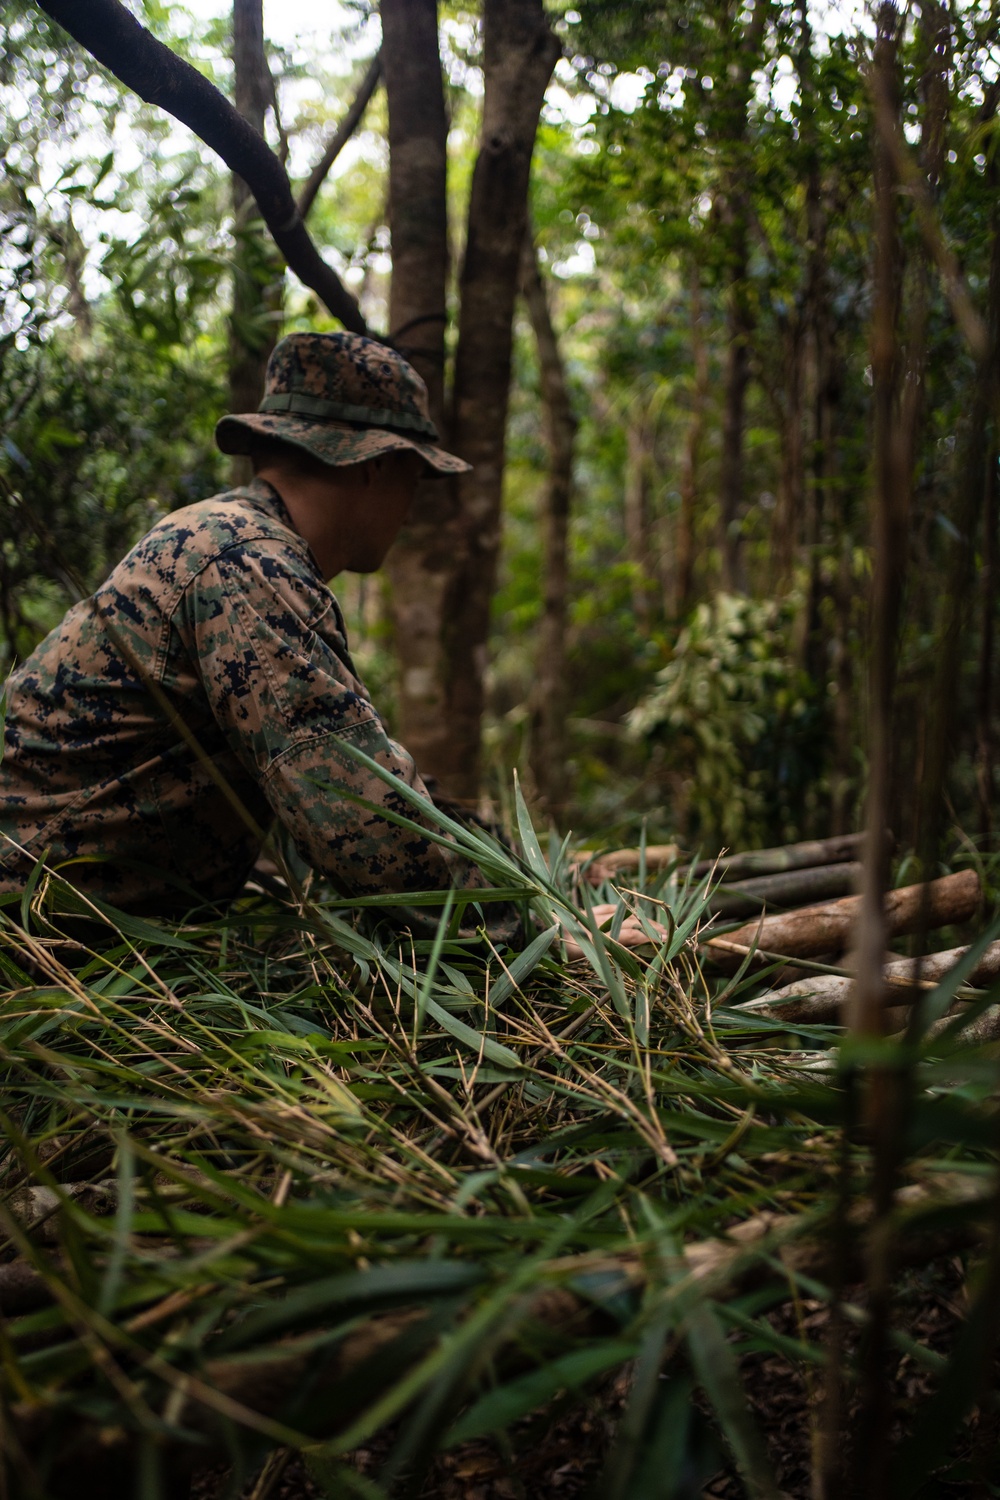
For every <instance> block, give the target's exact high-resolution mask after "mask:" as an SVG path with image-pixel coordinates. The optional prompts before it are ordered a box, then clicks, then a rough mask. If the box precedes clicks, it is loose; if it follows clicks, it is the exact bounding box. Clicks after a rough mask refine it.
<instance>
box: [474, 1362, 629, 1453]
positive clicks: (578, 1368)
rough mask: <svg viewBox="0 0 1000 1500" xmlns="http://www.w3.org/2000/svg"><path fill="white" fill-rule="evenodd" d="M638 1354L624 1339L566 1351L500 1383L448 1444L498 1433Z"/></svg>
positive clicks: (482, 1399)
mask: <svg viewBox="0 0 1000 1500" xmlns="http://www.w3.org/2000/svg"><path fill="white" fill-rule="evenodd" d="M634 1355H635V1345H634V1344H633V1343H626V1342H624V1341H623V1340H617V1341H614V1342H610V1343H604V1344H600V1343H599V1344H597V1345H596V1346H595V1347H594V1348H591V1349H576V1350H574V1351H573V1353H572V1354H564V1355H562V1357H561V1358H559V1359H554V1360H552V1361H550V1363H548V1364H546V1365H542V1366H541V1368H540V1369H537V1370H532V1371H530V1373H529V1374H527V1375H521V1376H519V1377H518V1379H516V1380H511V1381H508V1382H507V1384H506V1385H501V1386H497V1387H496V1389H495V1390H492V1391H490V1392H488V1394H487V1395H485V1396H481V1397H480V1399H479V1400H478V1401H477V1402H476V1404H475V1405H474V1406H473V1407H472V1408H471V1409H470V1410H469V1411H467V1412H465V1413H464V1415H463V1416H461V1417H460V1418H459V1419H458V1421H457V1422H456V1423H455V1424H454V1426H453V1427H452V1428H451V1429H450V1431H449V1433H448V1437H447V1440H446V1442H445V1447H447V1448H453V1447H455V1445H456V1444H458V1443H466V1442H469V1441H470V1439H472V1438H478V1437H483V1436H484V1435H485V1434H486V1433H488V1432H497V1431H499V1430H500V1429H502V1428H505V1427H507V1426H509V1425H510V1423H511V1422H516V1421H517V1420H518V1419H519V1418H520V1417H523V1416H526V1415H527V1414H528V1413H529V1412H532V1411H536V1410H537V1409H538V1407H540V1406H544V1405H545V1403H546V1402H547V1401H551V1400H552V1398H553V1397H554V1396H556V1395H557V1394H558V1393H559V1392H560V1391H575V1390H578V1389H579V1388H580V1386H582V1385H585V1384H586V1383H587V1381H588V1380H593V1379H594V1378H595V1376H597V1375H603V1374H605V1373H606V1371H608V1370H614V1369H617V1367H618V1366H619V1365H623V1364H624V1363H625V1361H626V1360H629V1359H632V1358H633V1357H634Z"/></svg>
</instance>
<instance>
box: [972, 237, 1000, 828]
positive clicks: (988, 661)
mask: <svg viewBox="0 0 1000 1500" xmlns="http://www.w3.org/2000/svg"><path fill="white" fill-rule="evenodd" d="M998 239H1000V236H998ZM997 446H998V445H997V437H996V417H995V416H994V418H993V441H992V442H991V443H990V444H989V447H988V449H987V460H986V473H985V475H984V476H983V484H984V497H983V566H982V586H981V588H980V615H981V620H980V643H979V692H978V701H977V705H976V791H977V795H978V801H979V835H980V841H981V844H980V847H981V848H982V849H983V850H984V851H987V850H991V849H992V847H993V767H994V764H995V761H996V743H995V735H994V732H993V696H994V694H993V675H994V662H993V659H994V655H995V637H996V589H997V580H998V569H997V528H998V526H1000V480H998V475H997Z"/></svg>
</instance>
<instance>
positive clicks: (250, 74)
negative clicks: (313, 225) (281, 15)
mask: <svg viewBox="0 0 1000 1500" xmlns="http://www.w3.org/2000/svg"><path fill="white" fill-rule="evenodd" d="M233 77H234V103H235V105H236V108H237V109H238V110H239V112H240V114H241V115H242V116H243V118H244V120H246V122H247V124H248V125H251V126H252V127H253V129H254V130H256V132H257V134H258V135H261V136H262V135H263V134H264V117H265V115H266V114H267V109H268V105H269V103H270V100H271V83H270V73H269V71H268V66H267V57H266V55H265V53H264V14H263V0H233ZM232 192H233V228H234V234H235V246H234V253H233V304H232V314H231V317H230V321H229V410H230V411H256V410H257V407H258V405H259V404H260V399H261V396H262V395H263V393H264V372H265V370H266V369H267V361H268V358H269V356H270V353H271V350H272V349H273V348H274V345H275V340H276V334H277V318H278V310H279V308H280V306H281V289H282V266H281V262H280V260H279V259H277V258H276V257H275V255H274V252H273V249H272V247H271V246H270V245H269V244H268V243H267V242H266V241H265V239H264V236H263V234H261V232H260V230H259V228H258V226H257V224H256V222H255V220H256V214H255V209H256V204H255V202H254V198H253V194H252V193H251V191H250V189H249V187H248V186H247V184H246V183H245V182H244V181H243V178H242V177H238V176H237V175H236V174H235V173H234V174H233V179H232ZM231 473H232V480H233V483H234V484H245V483H246V481H247V480H248V479H249V478H250V474H251V468H250V461H249V459H247V458H244V457H242V456H241V455H236V456H235V457H234V458H233V459H232V460H231Z"/></svg>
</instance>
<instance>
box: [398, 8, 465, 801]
mask: <svg viewBox="0 0 1000 1500" xmlns="http://www.w3.org/2000/svg"><path fill="white" fill-rule="evenodd" d="M382 68H383V72H384V75H385V87H386V98H387V100H388V105H389V223H390V226H391V230H392V287H391V291H390V297H389V321H390V326H391V328H392V330H393V335H394V338H395V339H396V340H397V343H398V346H399V348H400V351H401V352H402V353H403V354H405V356H406V358H407V359H408V360H410V362H411V363H412V364H413V366H414V368H415V369H416V370H417V371H418V373H419V374H420V375H421V376H422V377H423V379H424V380H425V382H426V384H427V390H428V394H429V396H430V405H431V415H432V417H433V419H434V421H435V423H436V424H437V427H438V430H439V431H440V432H441V436H442V438H443V439H445V440H447V438H448V433H447V430H446V424H445V413H444V357H445V324H446V314H445V307H446V286H447V277H448V204H447V144H448V120H447V116H446V114H445V103H444V84H443V81H442V77H441V57H440V53H439V51H438V26H437V0H382ZM456 512H457V496H456V492H455V485H454V481H453V480H450V479H428V480H424V481H422V482H421V484H420V486H419V488H418V490H417V496H416V499H415V501H414V505H413V510H412V512H411V519H410V520H409V522H408V523H407V525H406V527H405V528H404V530H403V532H402V534H401V535H400V537H399V540H398V541H397V542H396V544H395V546H394V547H393V549H392V551H391V552H390V553H389V557H388V559H387V561H386V573H387V575H388V578H389V585H390V599H389V611H390V617H391V620H392V627H393V635H394V641H395V649H396V659H397V661H398V663H399V671H400V682H399V718H400V723H399V730H400V734H401V736H402V738H403V739H404V740H405V742H406V745H407V747H408V749H409V750H410V751H411V753H412V754H413V755H414V756H415V757H416V760H417V763H418V765H420V766H421V767H422V769H424V770H425V771H427V772H428V773H432V774H434V775H435V776H438V777H439V778H440V775H441V765H442V761H441V756H440V754H439V748H438V747H439V739H440V737H441V735H442V730H443V728H444V716H445V693H444V675H445V672H444V655H443V642H442V621H443V618H444V614H445V609H446V600H447V595H448V587H449V582H450V579H451V573H452V569H453V566H454V556H453V545H454V544H453V533H454V530H455V517H456Z"/></svg>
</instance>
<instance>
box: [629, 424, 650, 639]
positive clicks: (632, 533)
mask: <svg viewBox="0 0 1000 1500" xmlns="http://www.w3.org/2000/svg"><path fill="white" fill-rule="evenodd" d="M636 403H637V405H638V404H639V398H638V397H637V398H636ZM626 443H627V453H626V458H625V483H624V485H623V499H624V517H623V519H624V522H625V555H626V557H627V558H628V560H629V562H630V563H631V565H632V611H633V613H634V615H635V619H636V624H637V625H638V627H639V630H640V632H641V634H643V635H648V634H649V627H650V604H651V599H650V591H649V581H650V576H649V575H650V567H649V562H650V558H649V539H650V524H649V465H650V458H651V454H650V439H649V429H648V427H647V426H646V416H645V413H644V412H642V411H641V410H640V411H637V412H635V413H634V414H633V416H632V419H631V420H630V421H629V423H628V426H627V428H626Z"/></svg>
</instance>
